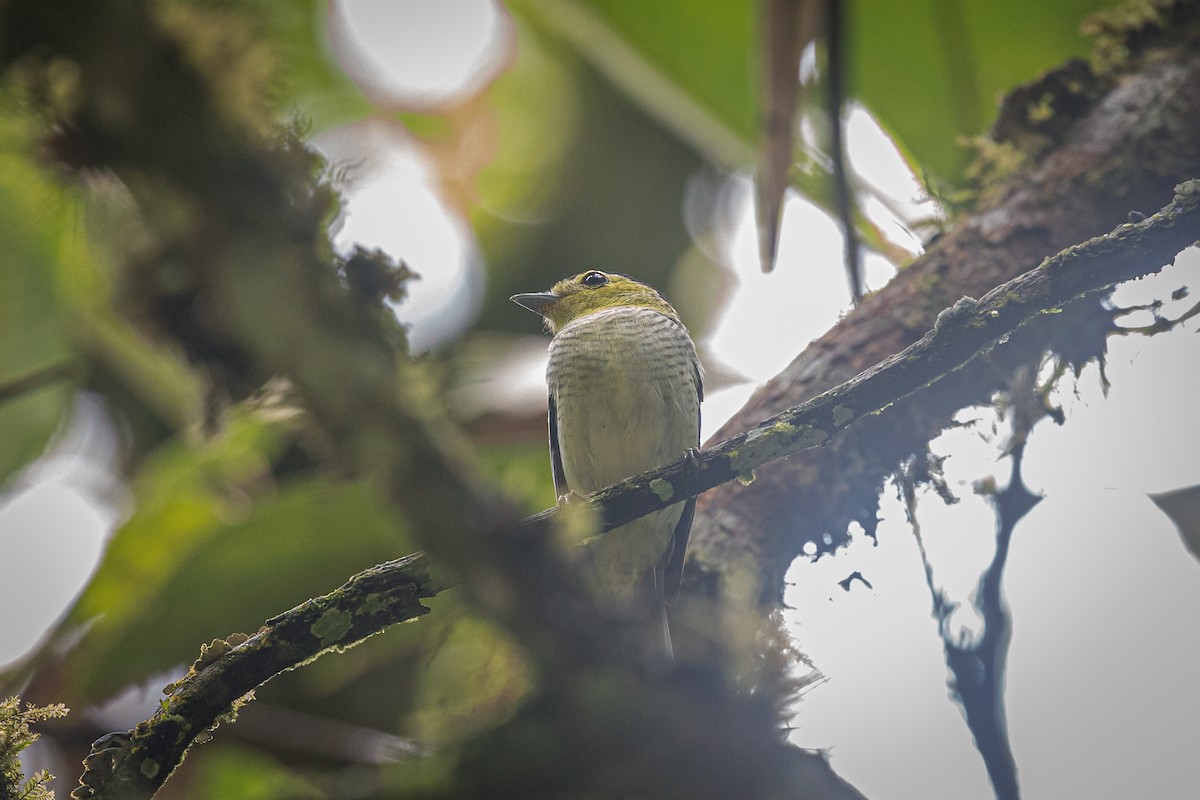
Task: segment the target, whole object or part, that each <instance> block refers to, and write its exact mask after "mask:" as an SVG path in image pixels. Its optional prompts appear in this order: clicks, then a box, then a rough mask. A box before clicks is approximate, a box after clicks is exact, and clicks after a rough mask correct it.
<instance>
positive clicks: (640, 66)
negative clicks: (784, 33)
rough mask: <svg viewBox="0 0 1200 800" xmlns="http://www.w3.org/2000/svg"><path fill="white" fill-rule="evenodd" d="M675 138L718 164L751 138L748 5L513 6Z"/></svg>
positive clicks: (748, 155)
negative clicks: (575, 52) (580, 56)
mask: <svg viewBox="0 0 1200 800" xmlns="http://www.w3.org/2000/svg"><path fill="white" fill-rule="evenodd" d="M510 7H511V8H512V9H513V11H514V12H516V13H520V14H523V15H524V16H526V17H527V18H528V19H530V20H531V21H532V22H534V23H535V24H537V25H540V26H542V27H545V28H546V29H548V30H550V31H551V32H552V33H554V34H556V35H557V36H559V37H561V38H562V39H564V40H565V41H567V42H568V43H569V44H570V45H571V46H572V47H574V48H576V49H577V50H578V51H579V52H581V53H582V54H583V55H584V56H585V57H586V58H587V59H588V60H589V61H591V62H592V63H593V64H594V65H595V66H596V67H597V68H598V69H599V70H600V71H601V72H602V73H604V74H605V75H606V76H607V77H608V78H609V79H610V80H611V81H612V82H613V83H615V84H616V85H618V86H619V87H621V89H622V90H624V91H625V92H626V93H628V94H629V95H630V96H631V97H633V98H635V99H636V100H638V101H639V102H640V103H641V104H642V105H643V106H644V107H645V108H646V109H647V110H648V111H649V112H650V113H651V114H654V115H655V116H657V117H658V118H659V120H660V121H662V122H663V123H664V124H665V125H667V127H669V128H671V129H672V130H673V131H674V132H675V134H676V135H677V136H679V137H680V138H681V139H683V140H684V141H687V142H689V143H690V144H691V145H692V146H693V147H695V148H697V149H698V150H699V151H700V152H703V153H706V154H707V155H708V157H709V158H711V159H713V160H714V161H716V162H717V163H722V164H725V165H727V166H731V165H735V164H749V163H751V162H752V161H753V158H754V147H755V146H756V142H757V138H758V116H759V113H758V89H757V86H758V82H759V73H758V70H759V66H758V62H757V52H758V51H757V41H756V39H757V19H756V11H755V9H756V4H754V3H731V2H728V1H727V0H701V1H699V2H697V1H696V0H691V1H689V0H657V1H656V2H654V3H630V2H623V1H622V0H515V1H514V2H512V3H510Z"/></svg>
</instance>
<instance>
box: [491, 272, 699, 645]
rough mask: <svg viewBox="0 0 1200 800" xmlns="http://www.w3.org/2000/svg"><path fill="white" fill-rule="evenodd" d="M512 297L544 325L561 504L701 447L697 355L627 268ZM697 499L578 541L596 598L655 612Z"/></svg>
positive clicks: (670, 582) (672, 583)
mask: <svg viewBox="0 0 1200 800" xmlns="http://www.w3.org/2000/svg"><path fill="white" fill-rule="evenodd" d="M512 301H513V302H514V303H517V304H518V305H520V306H523V307H525V308H527V309H529V310H530V311H533V312H536V313H538V314H541V315H542V317H543V318H544V319H545V323H546V328H547V329H548V330H549V331H550V333H552V334H554V338H553V339H552V340H551V342H550V362H549V365H548V366H547V369H546V382H547V384H548V388H549V392H550V464H551V468H552V470H553V473H554V488H555V492H556V494H557V495H558V497H559V502H560V503H561V502H564V501H565V500H566V498H567V497H568V496H569V494H570V493H572V492H574V493H577V494H581V495H582V494H589V493H591V492H594V491H596V490H598V489H603V488H604V487H606V486H610V485H612V484H614V483H617V482H618V481H620V480H622V479H623V478H627V477H629V476H631V475H634V474H636V473H638V472H642V471H644V470H648V469H653V468H655V467H660V466H662V465H664V464H668V463H670V462H671V461H674V460H675V459H677V458H679V457H680V456H682V455H684V454H685V453H688V452H690V451H692V450H693V449H694V448H696V447H697V446H698V445H699V444H700V401H701V400H702V399H703V395H704V389H703V386H702V383H701V372H700V361H699V359H698V358H697V357H696V347H695V345H694V344H693V343H692V339H691V337H690V336H688V332H687V329H686V328H684V326H683V323H682V322H680V321H679V315H678V314H677V313H676V312H675V309H674V308H672V307H671V305H670V304H669V303H668V302H667V301H666V300H664V299H663V298H662V295H660V294H659V293H658V292H656V291H655V290H654V289H652V288H650V287H649V286H647V285H646V284H644V283H639V282H638V281H635V280H634V279H632V278H629V277H627V276H625V275H618V274H615V273H606V272H599V271H597V270H591V271H589V272H583V273H580V274H579V275H576V276H574V277H571V278H566V279H564V280H561V281H559V282H558V283H556V284H554V286H553V288H551V289H550V291H548V292H541V293H536V294H518V295H514V296H513V297H512ZM695 508H696V500H695V498H690V499H688V500H686V501H684V502H682V503H677V504H676V505H673V506H669V507H667V508H664V509H662V510H660V511H655V512H652V513H651V514H648V515H647V516H645V517H642V518H640V519H637V520H634V521H633V522H630V523H629V524H627V525H623V526H621V527H619V528H616V529H614V530H612V531H609V532H608V533H606V534H604V535H602V536H598V537H596V538H595V539H593V540H591V541H589V542H588V543H587V547H588V550H589V551H590V552H591V554H592V559H591V560H592V564H593V566H594V570H595V572H594V574H595V578H596V580H595V582H596V584H597V588H598V593H599V595H600V598H601V600H602V601H603V602H606V603H610V604H612V605H613V606H614V607H616V608H619V609H622V610H635V611H642V612H644V613H646V614H654V615H657V616H658V617H659V618H660V619H661V624H662V633H663V642H664V645H665V648H666V655H667V657H668V658H670V657H671V655H672V647H671V634H670V630H669V628H668V627H667V617H666V602H667V600H669V599H674V597H675V595H676V594H677V593H678V591H679V583H680V579H681V576H682V574H683V557H684V551H685V549H686V547H687V539H688V531H689V530H690V529H691V526H692V516H693V514H694V513H695Z"/></svg>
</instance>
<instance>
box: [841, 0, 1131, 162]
mask: <svg viewBox="0 0 1200 800" xmlns="http://www.w3.org/2000/svg"><path fill="white" fill-rule="evenodd" d="M1109 5H1111V3H1110V2H1105V1H1104V0H1062V2H1056V3H1046V2H1042V1H1041V0H1014V2H1009V3H956V2H945V0H917V2H910V3H903V4H896V3H883V2H878V0H876V1H875V2H870V1H869V0H861V1H860V2H858V3H854V4H853V5H852V6H851V13H850V15H849V17H850V24H849V31H848V36H849V51H850V69H851V88H850V91H851V93H852V94H853V95H854V96H855V97H856V98H858V99H860V100H862V101H863V102H864V103H865V104H866V105H867V107H868V108H870V109H871V111H872V113H874V114H875V115H876V116H877V117H878V118H879V120H880V122H881V123H882V124H883V126H884V127H885V128H886V129H887V130H889V131H890V132H891V133H892V134H893V135H894V136H895V137H896V138H898V139H899V141H900V144H901V146H902V147H903V148H904V149H905V150H906V152H907V153H908V154H909V156H910V157H911V159H912V161H913V162H914V167H915V168H916V169H917V170H918V171H920V170H926V171H928V172H929V173H932V174H933V176H935V177H936V178H939V179H941V180H942V181H947V182H950V183H956V182H958V181H959V180H960V179H961V176H962V170H963V167H964V166H965V165H966V163H967V160H968V157H969V154H968V152H967V151H966V150H964V148H963V147H962V146H961V144H960V140H961V138H962V137H969V136H976V135H978V134H981V133H984V132H985V131H986V129H987V127H988V126H989V125H990V124H991V122H992V120H993V119H994V118H995V116H996V111H997V104H998V101H999V99H1000V97H1001V96H1002V95H1003V94H1004V93H1005V92H1006V91H1008V90H1010V89H1012V88H1013V87H1014V86H1016V85H1017V84H1020V83H1025V82H1028V81H1030V80H1032V79H1033V78H1035V77H1037V76H1038V75H1039V74H1041V73H1042V72H1044V71H1046V70H1048V69H1050V68H1051V67H1054V66H1056V65H1057V64H1059V63H1061V62H1062V61H1064V60H1065V59H1067V58H1068V57H1071V56H1082V55H1085V54H1086V53H1087V52H1088V50H1089V49H1090V45H1089V43H1088V41H1087V40H1086V39H1085V38H1084V37H1083V36H1082V35H1081V34H1080V33H1079V25H1080V22H1081V21H1082V20H1083V19H1084V17H1086V16H1087V15H1089V14H1091V13H1092V12H1094V11H1096V10H1098V9H1100V8H1104V7H1107V6H1109Z"/></svg>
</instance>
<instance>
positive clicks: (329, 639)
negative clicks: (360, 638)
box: [309, 611, 352, 647]
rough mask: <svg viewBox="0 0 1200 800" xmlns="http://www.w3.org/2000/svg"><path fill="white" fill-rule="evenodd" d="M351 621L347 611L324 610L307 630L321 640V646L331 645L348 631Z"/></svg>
mask: <svg viewBox="0 0 1200 800" xmlns="http://www.w3.org/2000/svg"><path fill="white" fill-rule="evenodd" d="M351 623H352V620H351V616H350V612H348V611H326V612H325V613H324V614H322V615H321V618H320V619H318V620H317V621H316V622H314V623H313V625H312V627H311V628H310V629H309V630H310V631H312V635H313V636H316V637H317V638H318V639H320V640H321V646H322V647H332V646H334V645H335V644H337V643H338V642H339V641H341V639H342V637H344V636H345V635H346V634H347V633H348V632H349V631H350V626H351Z"/></svg>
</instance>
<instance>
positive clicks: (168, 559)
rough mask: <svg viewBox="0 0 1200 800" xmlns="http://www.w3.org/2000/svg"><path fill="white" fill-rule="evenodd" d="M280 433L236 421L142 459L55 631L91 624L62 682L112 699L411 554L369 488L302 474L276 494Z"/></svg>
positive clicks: (275, 427) (279, 428) (278, 426)
mask: <svg viewBox="0 0 1200 800" xmlns="http://www.w3.org/2000/svg"><path fill="white" fill-rule="evenodd" d="M283 430H284V428H283V425H282V423H279V422H265V421H263V420H262V419H261V418H259V417H255V416H251V415H246V414H242V415H235V416H234V419H233V420H232V421H231V422H230V425H229V428H228V430H227V431H226V432H225V433H224V434H223V435H222V436H221V437H219V438H218V439H217V440H214V441H211V442H206V443H203V444H201V445H199V446H195V447H187V446H185V445H183V444H181V443H178V442H176V443H173V444H171V445H169V446H166V447H164V448H163V451H162V452H161V453H158V454H157V455H156V456H155V457H153V458H151V459H150V460H149V461H148V463H146V464H145V466H144V467H143V469H142V470H141V471H140V473H139V477H138V480H137V482H136V483H135V486H134V508H135V511H134V513H133V516H132V517H131V518H130V519H129V521H128V522H127V523H126V524H125V525H124V526H123V527H122V528H121V529H120V530H119V531H118V532H117V534H116V535H115V536H114V538H113V541H112V542H111V544H110V546H109V548H108V551H107V552H106V554H105V557H104V560H103V562H102V563H101V565H100V567H99V569H98V570H97V572H96V575H95V577H94V578H93V580H92V582H91V583H90V584H89V586H88V587H87V589H86V590H85V591H84V593H83V595H82V596H81V597H80V598H79V600H78V602H77V603H76V606H75V608H74V609H73V610H72V611H71V614H70V617H69V619H68V622H67V624H66V625H65V626H64V628H65V629H66V630H65V632H66V633H67V635H69V634H70V630H71V629H73V628H76V627H78V626H79V625H81V624H88V625H90V627H89V628H88V631H87V634H86V636H84V637H83V639H82V641H81V642H80V643H79V645H78V647H77V648H76V649H75V650H74V651H72V653H71V656H70V658H69V659H68V660H67V662H66V664H65V665H64V672H65V677H66V680H67V684H68V685H69V686H70V687H72V688H73V689H74V690H75V691H78V692H81V693H82V694H83V695H84V697H85V698H87V699H96V698H99V697H105V696H108V695H110V694H112V693H113V692H115V691H117V690H119V689H120V688H122V687H123V686H125V685H127V684H129V683H132V682H136V681H139V680H142V679H144V678H146V677H147V676H150V675H153V674H155V673H157V672H160V671H162V670H164V669H168V668H170V667H173V666H176V665H179V664H184V663H189V662H191V661H193V660H194V659H195V657H196V655H197V653H198V648H199V646H200V644H201V643H203V642H207V641H210V640H212V639H213V638H216V637H221V638H224V637H225V636H227V635H228V634H230V633H233V632H238V631H241V632H248V633H249V632H253V631H256V630H258V628H259V627H260V626H261V625H262V623H263V622H264V621H265V620H267V619H268V618H270V617H272V616H274V615H275V614H278V613H280V612H282V611H284V610H286V609H288V608H291V607H292V606H295V605H297V604H299V603H301V602H303V601H304V600H306V599H308V598H309V597H311V596H313V595H317V594H322V593H325V592H328V591H330V590H332V589H334V588H336V587H337V586H339V585H340V584H341V583H343V582H344V581H345V580H346V579H347V578H349V577H350V576H351V575H352V574H354V573H355V572H357V571H359V570H361V569H363V568H365V567H368V566H370V565H372V564H375V563H378V562H380V561H383V560H386V559H388V558H394V557H397V556H400V555H403V554H404V553H406V552H410V551H411V549H412V548H411V547H410V546H409V545H408V543H407V542H406V540H405V537H404V536H403V535H402V532H401V531H400V530H399V529H398V526H397V523H396V521H395V518H394V517H393V516H392V515H391V513H390V512H389V511H388V510H385V509H384V507H383V505H382V503H381V501H380V500H379V499H378V498H376V497H375V495H374V493H373V491H372V490H371V489H370V487H368V486H365V485H360V484H352V483H345V482H340V481H335V480H332V479H330V478H325V477H310V478H304V479H297V480H295V481H294V482H289V483H287V484H284V485H281V486H278V487H275V486H274V485H273V484H272V483H271V477H270V469H269V464H270V461H271V459H272V458H273V457H274V456H276V455H277V451H278V450H279V448H280V447H281V445H282V442H283V436H282V434H283Z"/></svg>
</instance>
